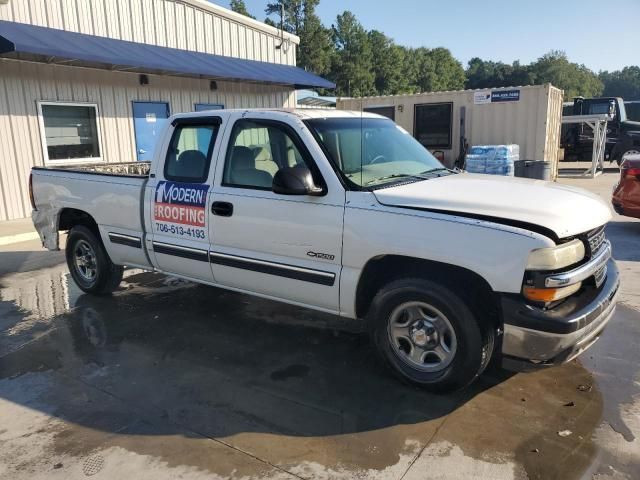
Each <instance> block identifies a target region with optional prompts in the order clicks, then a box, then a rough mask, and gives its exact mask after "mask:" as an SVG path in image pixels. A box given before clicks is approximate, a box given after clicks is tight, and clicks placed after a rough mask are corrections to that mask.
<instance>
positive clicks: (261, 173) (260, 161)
mask: <svg viewBox="0 0 640 480" xmlns="http://www.w3.org/2000/svg"><path fill="white" fill-rule="evenodd" d="M301 164H302V165H304V164H305V161H304V158H303V156H302V154H301V152H300V150H299V149H298V147H297V145H296V143H295V142H294V141H293V139H292V138H291V136H290V135H289V133H288V132H287V131H286V129H285V128H284V127H282V126H280V125H277V124H276V123H273V122H261V121H256V120H239V121H237V122H236V124H235V125H234V127H233V131H232V133H231V139H230V141H229V148H227V155H226V158H225V165H224V174H223V179H222V185H224V186H229V187H239V188H254V189H260V190H271V185H272V182H273V177H274V175H275V174H276V172H277V171H278V170H280V169H281V168H284V167H293V166H296V165H301Z"/></svg>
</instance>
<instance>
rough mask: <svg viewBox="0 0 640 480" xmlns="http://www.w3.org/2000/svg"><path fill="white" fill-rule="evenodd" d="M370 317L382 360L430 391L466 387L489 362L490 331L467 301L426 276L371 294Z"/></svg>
mask: <svg viewBox="0 0 640 480" xmlns="http://www.w3.org/2000/svg"><path fill="white" fill-rule="evenodd" d="M368 320H369V321H370V325H371V334H372V336H373V342H374V345H375V347H376V351H377V353H378V356H379V357H380V359H381V360H382V363H383V364H385V365H386V366H387V367H388V368H389V369H390V370H391V371H392V373H394V374H395V375H396V376H397V377H399V378H400V379H401V380H403V381H405V382H409V383H411V384H414V385H417V386H420V387H421V388H423V389H425V390H428V391H431V392H451V391H455V390H459V389H462V388H464V387H466V386H468V385H469V384H471V383H472V382H473V381H474V380H475V379H476V378H477V377H478V376H480V374H481V373H482V372H483V371H484V369H485V368H486V367H487V365H488V364H489V362H490V360H491V355H492V353H493V348H494V341H495V331H494V329H492V328H486V327H482V326H481V324H480V323H479V321H478V318H476V316H475V315H474V314H473V312H472V309H471V308H470V306H469V304H468V303H467V302H466V301H465V300H463V299H462V298H461V297H460V296H458V295H457V294H455V293H454V292H453V291H451V290H450V289H449V288H447V287H445V286H442V285H440V284H437V283H435V282H433V281H430V280H426V279H420V278H409V279H403V280H396V281H393V282H391V283H389V284H388V285H386V286H385V287H383V288H382V289H381V290H380V291H379V292H378V293H377V294H376V296H375V297H374V299H373V303H372V305H371V308H370V310H369V319H368ZM405 325H407V326H406V327H405ZM447 332H448V333H447ZM425 342H426V343H425ZM421 350H422V351H423V358H419V357H420V356H421V355H422V354H421V352H420V351H421ZM447 350H448V351H447ZM424 351H426V353H424ZM412 354H415V355H413V356H412ZM416 357H418V358H416ZM442 357H443V358H444V360H443V359H442Z"/></svg>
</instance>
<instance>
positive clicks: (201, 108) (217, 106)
mask: <svg viewBox="0 0 640 480" xmlns="http://www.w3.org/2000/svg"><path fill="white" fill-rule="evenodd" d="M194 107H195V110H194V111H196V112H206V111H207V110H222V109H223V108H224V105H222V104H221V103H196V104H195V105H194Z"/></svg>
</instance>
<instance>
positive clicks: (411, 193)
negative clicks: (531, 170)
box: [374, 173, 611, 238]
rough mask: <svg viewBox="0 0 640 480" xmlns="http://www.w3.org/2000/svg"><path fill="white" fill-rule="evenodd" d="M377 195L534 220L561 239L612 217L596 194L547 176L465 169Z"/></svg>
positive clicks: (508, 219) (413, 204)
mask: <svg viewBox="0 0 640 480" xmlns="http://www.w3.org/2000/svg"><path fill="white" fill-rule="evenodd" d="M374 194H375V196H376V198H377V199H378V201H379V202H380V203H382V204H384V205H388V206H393V207H405V208H415V209H424V210H431V211H442V212H450V213H454V214H455V213H460V214H461V215H465V214H466V215H471V216H477V217H489V218H491V219H492V221H498V222H499V220H493V219H503V220H505V223H515V224H516V225H518V224H529V225H531V224H533V225H535V226H538V227H541V230H547V231H549V230H550V231H552V232H553V233H554V234H555V235H556V236H557V237H558V238H564V237H569V236H573V235H577V234H579V233H583V232H586V231H588V230H591V229H594V228H596V227H599V226H601V225H604V224H605V223H607V222H608V221H609V220H610V219H611V211H610V209H609V206H608V205H607V204H606V203H605V202H604V201H603V200H602V199H601V198H600V197H598V196H597V195H595V194H592V193H590V192H587V191H586V190H583V189H581V188H575V187H569V186H566V185H558V184H557V183H552V182H545V181H543V180H529V179H524V178H513V177H500V176H493V175H480V174H471V173H461V174H455V175H447V176H443V177H438V178H434V179H432V180H425V181H421V182H415V183H411V184H408V185H399V186H397V187H391V188H383V189H379V190H375V191H374ZM525 228H526V227H525Z"/></svg>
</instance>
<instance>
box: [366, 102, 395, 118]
mask: <svg viewBox="0 0 640 480" xmlns="http://www.w3.org/2000/svg"><path fill="white" fill-rule="evenodd" d="M364 111H365V112H369V113H377V114H378V115H382V116H383V117H387V118H388V119H389V120H393V121H394V122H395V120H396V107H394V106H391V107H366V108H365V109H364Z"/></svg>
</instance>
